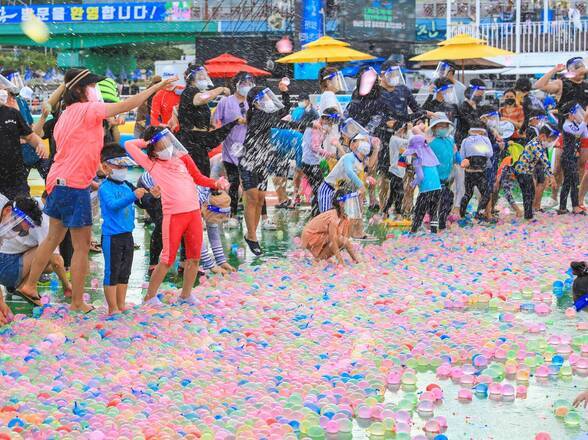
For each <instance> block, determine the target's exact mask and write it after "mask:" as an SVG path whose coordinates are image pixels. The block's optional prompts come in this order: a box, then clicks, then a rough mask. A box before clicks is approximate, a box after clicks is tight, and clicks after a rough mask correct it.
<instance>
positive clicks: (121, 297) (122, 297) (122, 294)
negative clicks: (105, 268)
mask: <svg viewBox="0 0 588 440" xmlns="http://www.w3.org/2000/svg"><path fill="white" fill-rule="evenodd" d="M128 287H129V285H128V284H119V285H118V286H116V305H117V307H118V309H119V310H120V311H121V312H124V311H125V310H127V303H126V300H127V288H128Z"/></svg>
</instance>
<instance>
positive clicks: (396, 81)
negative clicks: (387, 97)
mask: <svg viewBox="0 0 588 440" xmlns="http://www.w3.org/2000/svg"><path fill="white" fill-rule="evenodd" d="M387 81H388V84H390V85H391V86H393V87H396V86H397V85H398V84H400V78H398V77H397V76H394V77H392V78H390V79H388V80H387Z"/></svg>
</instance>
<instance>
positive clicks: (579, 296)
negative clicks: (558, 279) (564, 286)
mask: <svg viewBox="0 0 588 440" xmlns="http://www.w3.org/2000/svg"><path fill="white" fill-rule="evenodd" d="M570 267H571V268H572V274H573V275H575V276H576V279H575V280H574V284H573V285H572V293H573V298H574V304H575V305H576V309H577V310H578V311H580V310H581V309H583V308H585V307H586V305H588V266H586V262H585V261H572V263H571V264H570ZM586 310H588V309H586Z"/></svg>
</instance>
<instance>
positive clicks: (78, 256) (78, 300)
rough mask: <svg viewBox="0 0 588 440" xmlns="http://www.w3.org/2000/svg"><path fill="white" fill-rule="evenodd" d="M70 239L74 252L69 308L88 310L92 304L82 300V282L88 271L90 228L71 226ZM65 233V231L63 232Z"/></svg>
mask: <svg viewBox="0 0 588 440" xmlns="http://www.w3.org/2000/svg"><path fill="white" fill-rule="evenodd" d="M70 231H71V241H72V243H73V248H74V253H73V257H72V260H71V284H72V295H71V307H70V310H73V311H81V312H84V313H86V312H89V311H90V310H92V306H91V305H89V304H86V303H85V302H84V282H85V280H86V275H87V273H88V253H89V252H90V240H91V238H92V228H91V227H90V226H85V227H83V228H71V229H70ZM64 235H65V233H64Z"/></svg>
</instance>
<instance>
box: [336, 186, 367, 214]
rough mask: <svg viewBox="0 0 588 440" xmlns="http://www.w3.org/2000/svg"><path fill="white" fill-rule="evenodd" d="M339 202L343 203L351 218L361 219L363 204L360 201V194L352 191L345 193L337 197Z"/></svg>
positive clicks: (344, 209)
mask: <svg viewBox="0 0 588 440" xmlns="http://www.w3.org/2000/svg"><path fill="white" fill-rule="evenodd" d="M337 201H338V202H339V203H343V211H344V212H345V215H346V216H347V217H348V218H350V219H361V205H360V203H359V194H358V193H357V192H352V193H349V194H345V195H344V196H341V197H339V198H338V199H337Z"/></svg>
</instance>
